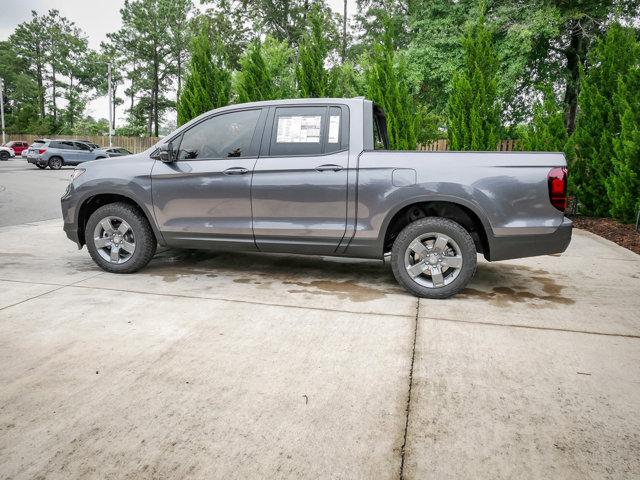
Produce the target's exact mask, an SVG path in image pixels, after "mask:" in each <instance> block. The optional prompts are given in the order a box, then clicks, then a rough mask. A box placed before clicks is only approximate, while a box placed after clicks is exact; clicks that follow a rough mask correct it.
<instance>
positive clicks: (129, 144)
mask: <svg viewBox="0 0 640 480" xmlns="http://www.w3.org/2000/svg"><path fill="white" fill-rule="evenodd" d="M38 138H60V139H64V140H75V139H79V140H87V141H89V142H91V143H95V144H97V145H100V146H101V147H108V146H109V137H105V136H102V135H32V134H13V135H7V142H10V141H12V140H19V141H22V142H28V143H29V144H31V143H32V142H33V141H34V140H35V139H38ZM111 139H112V141H111V143H112V144H113V146H114V147H122V148H126V149H127V150H129V151H130V152H133V153H138V152H142V151H144V150H146V149H147V148H149V147H151V146H153V145H155V144H156V143H157V142H158V140H160V138H159V137H121V136H114V137H111Z"/></svg>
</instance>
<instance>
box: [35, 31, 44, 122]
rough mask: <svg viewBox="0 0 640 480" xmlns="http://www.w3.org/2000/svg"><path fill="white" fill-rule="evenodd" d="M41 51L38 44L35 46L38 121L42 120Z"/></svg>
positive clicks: (42, 83)
mask: <svg viewBox="0 0 640 480" xmlns="http://www.w3.org/2000/svg"><path fill="white" fill-rule="evenodd" d="M41 54H42V51H41V50H40V44H38V45H36V59H37V60H36V77H37V82H38V103H39V105H38V108H39V109H40V119H41V120H44V115H45V113H44V81H43V80H42V60H41Z"/></svg>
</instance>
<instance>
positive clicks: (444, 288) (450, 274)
mask: <svg viewBox="0 0 640 480" xmlns="http://www.w3.org/2000/svg"><path fill="white" fill-rule="evenodd" d="M391 265H392V268H393V274H394V275H395V277H396V280H397V281H398V283H400V285H402V286H403V287H404V288H405V289H406V290H408V291H409V292H410V293H412V294H413V295H415V296H417V297H423V298H448V297H450V296H452V295H455V294H456V293H458V292H460V291H461V290H462V289H463V288H464V287H465V286H466V285H467V284H468V283H469V281H470V280H471V279H472V278H473V275H474V274H475V272H476V248H475V244H474V243H473V239H472V238H471V235H469V232H467V231H466V230H465V229H464V228H463V227H462V226H461V225H460V224H458V223H456V222H454V221H453V220H449V219H447V218H440V217H427V218H422V219H420V220H417V221H415V222H413V223H410V224H409V225H407V226H406V227H405V228H404V229H403V230H402V231H401V232H400V234H399V235H398V237H397V238H396V240H395V242H394V243H393V248H392V250H391Z"/></svg>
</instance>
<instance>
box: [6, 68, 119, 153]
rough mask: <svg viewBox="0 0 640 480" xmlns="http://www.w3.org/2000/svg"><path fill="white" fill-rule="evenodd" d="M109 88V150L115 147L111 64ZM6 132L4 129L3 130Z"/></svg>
mask: <svg viewBox="0 0 640 480" xmlns="http://www.w3.org/2000/svg"><path fill="white" fill-rule="evenodd" d="M107 82H108V86H107V90H108V92H107V95H108V96H109V148H111V147H112V146H113V145H112V144H111V134H112V127H113V105H112V104H111V102H112V99H111V97H112V94H111V63H109V69H108V80H107ZM3 131H4V129H3Z"/></svg>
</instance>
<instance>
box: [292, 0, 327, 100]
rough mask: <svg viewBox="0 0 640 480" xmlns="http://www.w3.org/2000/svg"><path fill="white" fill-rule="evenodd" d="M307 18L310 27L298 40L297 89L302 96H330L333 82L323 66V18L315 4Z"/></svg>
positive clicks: (325, 41)
mask: <svg viewBox="0 0 640 480" xmlns="http://www.w3.org/2000/svg"><path fill="white" fill-rule="evenodd" d="M308 18H309V25H310V27H311V28H310V30H309V31H307V32H306V33H305V35H304V36H303V37H302V40H301V42H300V47H299V58H298V65H297V67H296V78H297V80H298V89H299V90H300V95H301V96H302V97H306V98H316V97H330V96H331V95H333V82H332V78H331V76H330V75H329V72H327V70H326V69H325V67H324V62H325V59H326V58H327V55H328V54H329V47H328V45H327V40H326V39H325V36H324V28H323V23H324V18H323V15H322V12H321V10H320V8H319V7H318V5H317V4H314V6H313V7H312V9H311V11H310V12H309V17H308Z"/></svg>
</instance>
